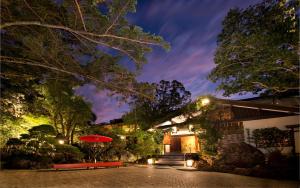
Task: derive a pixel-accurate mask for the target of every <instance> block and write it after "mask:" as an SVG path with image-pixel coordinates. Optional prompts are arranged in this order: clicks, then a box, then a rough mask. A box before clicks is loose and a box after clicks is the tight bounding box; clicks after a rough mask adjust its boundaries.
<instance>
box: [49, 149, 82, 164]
mask: <svg viewBox="0 0 300 188" xmlns="http://www.w3.org/2000/svg"><path fill="white" fill-rule="evenodd" d="M55 149H56V151H55V156H54V162H55V163H76V162H80V161H82V159H83V157H84V154H83V153H82V152H81V151H80V150H79V148H77V147H75V146H71V145H67V144H63V145H56V146H55Z"/></svg>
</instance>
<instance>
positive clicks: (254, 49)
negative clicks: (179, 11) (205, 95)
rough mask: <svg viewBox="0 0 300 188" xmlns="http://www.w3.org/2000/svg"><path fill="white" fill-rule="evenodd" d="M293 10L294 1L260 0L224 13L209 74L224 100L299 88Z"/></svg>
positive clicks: (297, 6)
mask: <svg viewBox="0 0 300 188" xmlns="http://www.w3.org/2000/svg"><path fill="white" fill-rule="evenodd" d="M298 8H299V1H298V0H291V1H285V0H264V1H263V2H261V3H258V4H256V5H253V6H249V7H248V8H246V9H231V10H230V11H229V12H228V14H227V16H226V17H225V19H224V21H223V30H222V32H221V33H220V34H219V35H218V41H217V44H218V47H217V50H216V53H215V58H214V61H215V64H216V67H215V68H214V69H213V70H212V72H211V73H210V75H209V79H210V80H212V81H213V82H217V83H219V86H218V90H224V96H230V95H231V94H235V93H239V94H243V93H245V92H252V93H254V94H257V93H259V92H268V93H271V94H276V93H281V92H286V91H288V90H292V89H299V61H298V41H299V35H298V34H299V15H298V14H296V10H298Z"/></svg>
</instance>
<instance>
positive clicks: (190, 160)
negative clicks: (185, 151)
mask: <svg viewBox="0 0 300 188" xmlns="http://www.w3.org/2000/svg"><path fill="white" fill-rule="evenodd" d="M193 163H194V160H192V159H188V160H186V166H187V167H192V166H193Z"/></svg>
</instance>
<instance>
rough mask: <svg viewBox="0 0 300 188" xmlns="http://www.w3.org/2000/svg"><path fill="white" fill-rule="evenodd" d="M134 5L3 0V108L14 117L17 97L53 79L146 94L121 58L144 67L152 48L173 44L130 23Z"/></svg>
mask: <svg viewBox="0 0 300 188" xmlns="http://www.w3.org/2000/svg"><path fill="white" fill-rule="evenodd" d="M135 6H136V1H135V0H126V1H123V0H114V1H96V0H85V1H78V0H75V1H73V0H64V1H55V0H32V1H28V0H16V1H9V0H4V1H1V25H0V30H1V56H0V57H1V74H0V76H1V96H2V99H3V100H1V106H4V107H5V108H4V110H3V112H7V113H10V114H12V115H13V116H14V115H15V114H13V113H12V112H15V110H14V108H12V107H11V103H15V102H14V100H16V99H15V98H20V97H19V95H21V96H22V97H23V98H25V99H30V98H31V99H32V98H33V96H34V92H33V91H34V90H33V89H32V86H33V85H35V84H39V83H40V82H41V81H44V80H49V79H56V80H65V79H73V80H75V81H76V82H77V84H78V85H82V84H84V83H92V84H95V85H97V86H98V88H99V89H104V88H106V89H108V90H110V91H112V92H116V93H121V94H122V95H124V96H128V95H143V93H141V92H139V91H138V84H137V82H136V81H135V72H131V71H129V70H128V69H127V68H125V67H124V66H121V65H120V64H119V61H120V60H126V59H129V60H131V62H132V63H134V64H135V65H136V67H141V65H142V64H143V63H145V62H146V59H145V54H146V53H148V52H150V51H151V47H152V46H162V47H165V48H168V44H167V43H166V42H164V41H163V39H162V38H161V37H159V36H156V35H151V34H149V33H145V32H143V30H142V28H140V27H137V26H135V25H132V24H130V23H129V22H128V21H127V19H126V14H127V13H129V12H134V11H135ZM20 88H22V89H20ZM144 97H147V96H144ZM18 100H19V99H18ZM29 109H30V108H29ZM24 110H26V108H24ZM1 112H2V111H1Z"/></svg>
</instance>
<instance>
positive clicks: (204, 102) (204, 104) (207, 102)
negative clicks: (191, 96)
mask: <svg viewBox="0 0 300 188" xmlns="http://www.w3.org/2000/svg"><path fill="white" fill-rule="evenodd" d="M209 103H210V100H209V98H203V99H201V104H202V106H206V105H208V104H209Z"/></svg>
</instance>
